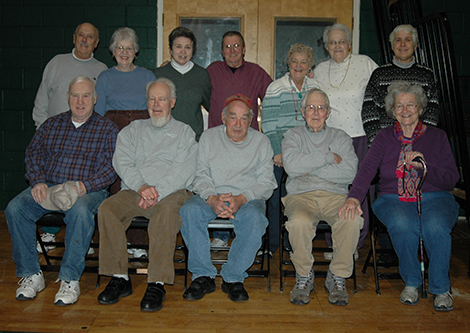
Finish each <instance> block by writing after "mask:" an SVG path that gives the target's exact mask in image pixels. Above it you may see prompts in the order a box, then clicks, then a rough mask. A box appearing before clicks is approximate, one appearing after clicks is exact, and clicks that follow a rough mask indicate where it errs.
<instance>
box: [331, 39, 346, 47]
mask: <svg viewBox="0 0 470 333" xmlns="http://www.w3.org/2000/svg"><path fill="white" fill-rule="evenodd" d="M347 42H348V41H347V40H344V39H340V40H339V41H335V40H330V41H329V42H328V45H329V46H336V45H339V46H343V45H345V44H346V43H347Z"/></svg>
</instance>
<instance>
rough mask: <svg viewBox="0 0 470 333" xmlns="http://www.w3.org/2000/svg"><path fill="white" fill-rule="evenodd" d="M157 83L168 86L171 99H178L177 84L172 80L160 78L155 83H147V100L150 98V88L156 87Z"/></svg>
mask: <svg viewBox="0 0 470 333" xmlns="http://www.w3.org/2000/svg"><path fill="white" fill-rule="evenodd" d="M157 83H164V84H166V85H167V86H168V88H170V95H171V99H173V98H176V87H175V84H174V83H173V82H172V81H171V80H170V79H167V78H166V77H160V78H158V79H157V80H155V81H150V82H149V83H147V85H146V86H145V96H146V97H147V99H148V98H149V90H150V88H151V87H152V86H153V85H154V84H157Z"/></svg>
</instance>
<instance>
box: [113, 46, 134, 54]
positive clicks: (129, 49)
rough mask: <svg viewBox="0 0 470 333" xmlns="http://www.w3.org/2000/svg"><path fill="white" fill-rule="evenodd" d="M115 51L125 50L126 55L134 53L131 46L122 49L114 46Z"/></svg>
mask: <svg viewBox="0 0 470 333" xmlns="http://www.w3.org/2000/svg"><path fill="white" fill-rule="evenodd" d="M115 50H116V51H117V52H124V50H126V51H127V53H131V52H134V48H133V47H132V46H128V47H122V46H121V45H119V46H116V48H115Z"/></svg>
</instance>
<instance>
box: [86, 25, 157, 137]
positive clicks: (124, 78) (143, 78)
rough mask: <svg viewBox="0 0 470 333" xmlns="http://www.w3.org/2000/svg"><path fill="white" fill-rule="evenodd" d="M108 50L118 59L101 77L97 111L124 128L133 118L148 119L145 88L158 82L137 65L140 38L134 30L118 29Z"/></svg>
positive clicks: (97, 88)
mask: <svg viewBox="0 0 470 333" xmlns="http://www.w3.org/2000/svg"><path fill="white" fill-rule="evenodd" d="M109 51H110V52H111V53H112V55H113V58H114V59H115V60H116V66H114V67H111V68H109V69H108V70H106V71H104V72H102V73H101V74H100V75H99V76H98V80H97V82H96V93H97V95H98V99H97V101H96V105H95V111H96V112H98V113H99V114H101V115H102V116H104V115H105V114H106V113H108V115H107V117H108V118H111V119H112V120H114V122H115V123H116V124H117V125H118V127H119V129H121V128H123V127H124V126H126V125H128V124H129V123H130V122H131V121H132V120H134V119H141V118H148V112H147V98H146V97H145V86H146V84H147V83H148V82H151V81H155V75H153V73H152V72H151V71H149V70H147V69H144V68H142V67H139V66H137V65H135V64H134V60H135V59H136V54H137V53H139V39H138V37H137V34H136V33H135V31H134V30H133V29H131V28H128V27H122V28H118V29H116V31H114V33H113V36H112V37H111V42H110V44H109ZM121 111H126V112H121Z"/></svg>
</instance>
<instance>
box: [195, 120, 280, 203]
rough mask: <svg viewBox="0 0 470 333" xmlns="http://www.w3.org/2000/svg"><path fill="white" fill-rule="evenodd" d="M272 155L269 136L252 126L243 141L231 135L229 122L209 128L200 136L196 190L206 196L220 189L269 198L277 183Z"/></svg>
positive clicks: (248, 197)
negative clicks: (234, 139) (227, 132)
mask: <svg viewBox="0 0 470 333" xmlns="http://www.w3.org/2000/svg"><path fill="white" fill-rule="evenodd" d="M272 159H273V150H272V148H271V143H270V141H269V139H268V137H267V136H266V135H264V134H262V133H260V132H258V131H256V130H254V129H252V128H251V127H250V128H248V133H247V137H246V139H245V140H244V141H242V142H239V143H235V142H233V141H231V140H230V139H229V138H228V137H227V135H226V133H225V125H220V126H217V127H213V128H209V129H208V130H206V131H205V132H204V133H202V136H201V139H200V140H199V151H198V156H197V173H196V178H195V179H194V183H193V185H194V191H195V192H196V193H197V194H199V195H200V196H201V197H202V198H203V199H204V200H206V199H207V198H208V197H209V196H210V195H217V194H220V193H232V194H233V195H239V194H243V195H244V196H245V197H246V199H247V200H248V201H251V200H254V199H263V200H267V199H269V197H270V196H271V194H272V192H273V190H274V189H275V188H276V187H277V184H276V180H275V178H274V172H273V160H272Z"/></svg>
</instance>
